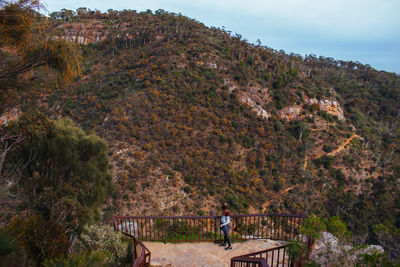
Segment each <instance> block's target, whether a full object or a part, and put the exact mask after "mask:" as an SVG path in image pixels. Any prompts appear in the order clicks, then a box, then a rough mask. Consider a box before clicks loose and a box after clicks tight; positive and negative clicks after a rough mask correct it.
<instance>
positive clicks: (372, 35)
mask: <svg viewBox="0 0 400 267" xmlns="http://www.w3.org/2000/svg"><path fill="white" fill-rule="evenodd" d="M43 2H44V3H45V4H46V6H47V9H48V11H49V12H53V11H58V10H61V9H62V8H67V9H72V10H76V9H77V8H78V7H87V8H90V9H92V10H94V9H98V10H101V11H107V10H108V9H110V8H111V9H114V10H123V9H133V10H137V11H138V12H139V11H145V10H146V9H151V10H152V11H156V10H157V9H164V10H166V11H170V12H175V13H181V14H182V15H185V16H187V17H189V18H193V19H196V20H198V21H200V22H202V23H204V24H205V25H207V26H214V27H219V28H222V27H223V26H224V27H225V29H226V30H229V31H232V32H233V33H239V34H241V35H242V36H243V38H244V39H247V40H248V41H249V42H252V43H254V42H255V41H256V40H257V39H260V40H261V43H262V45H265V46H268V47H271V48H273V49H276V50H280V49H283V50H284V51H285V52H287V53H291V52H293V53H297V54H301V55H303V56H304V55H306V54H315V55H317V56H325V57H333V58H335V59H341V60H352V61H359V62H361V63H363V64H369V65H371V66H372V67H374V68H376V69H378V70H386V71H389V72H396V73H398V74H400V0H246V1H243V0H169V1H167V0H125V1H124V0H113V1H105V0H87V1H76V0H43Z"/></svg>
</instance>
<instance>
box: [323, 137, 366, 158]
mask: <svg viewBox="0 0 400 267" xmlns="http://www.w3.org/2000/svg"><path fill="white" fill-rule="evenodd" d="M354 138H359V139H361V140H364V138H362V137H361V136H359V135H357V134H353V135H352V136H351V137H350V138H349V139H347V140H346V141H345V142H344V143H343V144H342V145H340V146H339V147H338V148H336V149H335V150H333V151H331V152H329V153H328V154H327V155H328V156H336V155H337V154H338V153H339V152H340V151H342V150H343V149H344V148H345V147H346V146H347V145H348V144H349V143H350V142H351V140H353V139H354Z"/></svg>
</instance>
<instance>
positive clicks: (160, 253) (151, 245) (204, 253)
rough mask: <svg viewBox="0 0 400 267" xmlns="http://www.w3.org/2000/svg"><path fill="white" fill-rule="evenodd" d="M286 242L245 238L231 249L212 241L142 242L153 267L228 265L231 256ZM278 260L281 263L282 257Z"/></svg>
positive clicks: (219, 266)
mask: <svg viewBox="0 0 400 267" xmlns="http://www.w3.org/2000/svg"><path fill="white" fill-rule="evenodd" d="M286 243H287V242H286V241H275V240H270V239H258V240H247V241H244V242H235V243H232V247H233V249H232V250H225V249H224V247H220V246H219V244H218V243H214V242H195V243H192V242H186V243H162V242H144V244H145V245H146V247H147V248H148V249H149V250H150V251H151V266H154V267H188V266H199V267H203V266H204V267H206V266H207V267H228V266H230V263H231V258H233V257H236V256H240V255H243V254H248V253H253V252H256V251H260V250H266V249H270V248H274V247H277V246H281V245H285V244H286ZM282 256H283V254H282ZM282 256H281V257H282ZM280 261H281V263H282V262H283V259H280Z"/></svg>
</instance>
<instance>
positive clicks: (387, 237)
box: [374, 224, 400, 262]
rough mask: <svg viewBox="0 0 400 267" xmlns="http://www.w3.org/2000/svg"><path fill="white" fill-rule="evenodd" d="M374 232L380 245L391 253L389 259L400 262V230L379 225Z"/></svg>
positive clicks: (391, 226)
mask: <svg viewBox="0 0 400 267" xmlns="http://www.w3.org/2000/svg"><path fill="white" fill-rule="evenodd" d="M374 232H375V234H376V235H377V237H378V240H379V243H380V244H381V245H382V246H383V248H384V249H385V251H388V252H389V259H392V260H396V261H398V262H400V228H396V227H394V226H393V225H389V226H387V225H384V224H379V225H375V227H374Z"/></svg>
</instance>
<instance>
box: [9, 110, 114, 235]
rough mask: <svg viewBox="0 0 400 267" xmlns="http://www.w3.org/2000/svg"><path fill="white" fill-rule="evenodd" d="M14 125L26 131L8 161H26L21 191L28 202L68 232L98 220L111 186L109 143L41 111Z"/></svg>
mask: <svg viewBox="0 0 400 267" xmlns="http://www.w3.org/2000/svg"><path fill="white" fill-rule="evenodd" d="M10 127H12V126H10ZM13 127H15V129H14V131H21V130H22V131H24V132H25V136H26V141H25V142H23V143H22V144H21V145H20V147H19V148H18V149H17V150H15V151H13V152H12V153H10V154H9V157H8V158H7V159H6V161H7V162H8V163H10V164H12V163H14V164H18V162H21V161H22V162H23V163H24V164H25V165H26V167H25V168H24V169H22V170H20V172H21V175H20V177H21V178H20V180H19V182H18V190H19V192H20V193H22V194H23V195H25V196H26V197H27V199H28V200H29V202H28V203H29V204H28V206H29V207H30V208H31V209H33V210H34V211H35V212H39V213H41V214H43V216H44V217H45V218H46V219H49V220H52V221H55V222H57V223H58V224H60V225H63V226H65V227H66V231H67V232H75V231H77V230H79V229H80V228H81V227H82V225H84V224H86V223H90V222H94V220H96V219H99V218H100V212H99V209H100V206H101V204H102V203H103V201H104V199H105V197H106V196H107V194H108V193H110V190H111V189H112V183H111V178H112V172H111V165H110V162H109V159H108V156H107V146H106V144H105V142H104V141H103V140H101V139H100V138H99V137H97V136H95V135H86V134H85V133H84V131H83V130H82V129H80V128H78V127H76V126H75V125H74V124H73V123H72V121H71V120H68V119H65V120H59V121H51V120H49V119H47V118H46V117H44V116H43V115H41V114H40V113H36V114H30V115H25V116H24V117H22V118H21V119H20V121H19V122H18V124H17V125H14V126H13Z"/></svg>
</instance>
